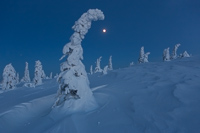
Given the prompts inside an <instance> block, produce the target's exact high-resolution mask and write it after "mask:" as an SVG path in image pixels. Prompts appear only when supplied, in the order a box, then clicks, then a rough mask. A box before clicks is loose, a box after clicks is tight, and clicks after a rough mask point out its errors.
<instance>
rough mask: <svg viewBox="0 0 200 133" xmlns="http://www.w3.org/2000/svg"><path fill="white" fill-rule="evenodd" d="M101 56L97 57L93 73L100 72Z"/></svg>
mask: <svg viewBox="0 0 200 133" xmlns="http://www.w3.org/2000/svg"><path fill="white" fill-rule="evenodd" d="M101 58H102V56H100V57H99V58H98V59H97V62H96V67H95V70H94V73H97V72H102V71H103V70H102V69H101Z"/></svg>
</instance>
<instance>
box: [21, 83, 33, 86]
mask: <svg viewBox="0 0 200 133" xmlns="http://www.w3.org/2000/svg"><path fill="white" fill-rule="evenodd" d="M24 86H25V87H35V84H34V83H24Z"/></svg>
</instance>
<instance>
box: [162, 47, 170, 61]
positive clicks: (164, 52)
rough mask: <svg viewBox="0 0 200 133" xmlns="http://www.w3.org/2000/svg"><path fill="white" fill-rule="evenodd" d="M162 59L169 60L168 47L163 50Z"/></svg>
mask: <svg viewBox="0 0 200 133" xmlns="http://www.w3.org/2000/svg"><path fill="white" fill-rule="evenodd" d="M163 61H170V55H169V48H166V49H164V51H163Z"/></svg>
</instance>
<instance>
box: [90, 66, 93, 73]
mask: <svg viewBox="0 0 200 133" xmlns="http://www.w3.org/2000/svg"><path fill="white" fill-rule="evenodd" d="M90 74H91V75H92V74H93V66H92V65H91V66H90Z"/></svg>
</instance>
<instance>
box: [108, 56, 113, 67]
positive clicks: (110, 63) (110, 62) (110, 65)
mask: <svg viewBox="0 0 200 133" xmlns="http://www.w3.org/2000/svg"><path fill="white" fill-rule="evenodd" d="M108 70H113V66H112V56H110V57H109V62H108Z"/></svg>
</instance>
